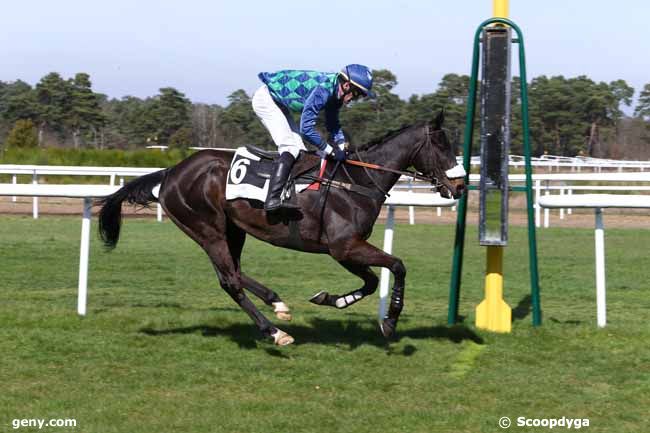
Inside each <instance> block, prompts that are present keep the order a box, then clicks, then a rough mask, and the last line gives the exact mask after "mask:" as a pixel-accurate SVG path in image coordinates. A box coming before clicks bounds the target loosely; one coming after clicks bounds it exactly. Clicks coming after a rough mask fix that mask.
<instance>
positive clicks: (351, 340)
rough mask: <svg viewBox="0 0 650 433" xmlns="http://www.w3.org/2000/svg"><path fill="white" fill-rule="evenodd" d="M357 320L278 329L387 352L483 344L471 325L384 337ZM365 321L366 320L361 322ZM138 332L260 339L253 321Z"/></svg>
mask: <svg viewBox="0 0 650 433" xmlns="http://www.w3.org/2000/svg"><path fill="white" fill-rule="evenodd" d="M360 323H361V322H357V321H350V320H348V321H340V320H325V319H313V320H311V322H310V324H311V326H303V325H293V324H290V323H288V324H284V325H282V326H281V329H282V330H283V331H285V332H287V333H288V334H290V335H291V336H293V337H294V338H295V340H296V341H295V344H296V345H298V346H300V345H303V344H321V345H336V346H339V345H347V346H349V348H350V350H354V349H356V348H358V347H359V346H362V345H372V346H376V347H379V348H384V349H386V350H387V352H388V354H396V355H397V354H401V355H404V356H411V355H413V354H414V353H415V352H416V351H417V348H416V347H415V346H412V345H407V346H406V347H404V348H403V350H402V351H401V352H395V351H393V349H392V348H391V344H390V343H393V342H397V341H399V340H401V339H402V338H411V339H414V340H429V339H445V340H449V341H451V342H454V343H461V342H463V341H464V340H471V341H473V342H474V343H477V344H483V339H482V338H481V337H480V336H479V335H477V334H476V333H475V332H474V331H472V330H471V329H469V328H467V327H465V326H462V325H457V326H452V327H447V326H433V327H426V328H425V327H420V328H407V329H404V330H402V331H399V330H398V335H397V338H395V339H392V340H386V339H385V338H384V337H383V336H382V335H381V334H380V332H379V329H378V328H377V329H372V328H369V327H368V326H361V325H360ZM364 323H365V322H364ZM140 332H142V333H144V334H147V335H151V336H165V335H177V334H194V333H200V334H201V335H203V336H205V337H214V336H225V337H228V338H230V339H231V340H232V341H234V342H236V343H237V344H238V345H239V347H240V348H243V349H256V348H257V347H258V346H257V343H258V341H259V338H257V337H258V336H259V333H258V332H255V328H254V326H252V325H244V324H232V325H228V326H224V327H218V326H212V325H195V326H186V327H181V328H171V329H152V328H143V329H141V330H140ZM267 352H268V353H269V354H270V355H273V356H284V355H282V353H281V352H279V351H278V350H277V349H273V350H267Z"/></svg>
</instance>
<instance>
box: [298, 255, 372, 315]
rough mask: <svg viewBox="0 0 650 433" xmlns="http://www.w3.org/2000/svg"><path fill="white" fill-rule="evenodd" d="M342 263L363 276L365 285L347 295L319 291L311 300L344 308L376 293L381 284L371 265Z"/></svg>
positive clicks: (319, 303)
mask: <svg viewBox="0 0 650 433" xmlns="http://www.w3.org/2000/svg"><path fill="white" fill-rule="evenodd" d="M340 264H341V266H343V267H344V268H345V269H347V270H348V271H350V272H351V273H353V274H354V275H356V276H357V277H359V278H361V279H362V280H363V287H361V288H359V289H357V290H353V291H351V292H349V293H346V294H345V295H330V294H329V293H327V292H325V291H322V292H318V293H316V294H315V295H314V296H312V297H311V298H310V299H309V302H312V303H314V304H317V305H327V306H330V307H336V308H338V309H343V308H347V307H349V306H350V305H352V304H354V303H356V302H358V301H360V300H362V299H363V298H365V297H366V296H369V295H372V294H373V293H375V291H376V290H377V285H378V284H379V279H378V278H377V275H375V273H374V272H373V271H372V269H370V267H368V266H366V265H360V264H357V263H352V262H340Z"/></svg>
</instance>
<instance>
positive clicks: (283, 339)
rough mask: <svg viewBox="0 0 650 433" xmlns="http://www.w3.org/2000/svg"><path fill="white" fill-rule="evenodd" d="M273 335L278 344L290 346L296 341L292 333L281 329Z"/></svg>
mask: <svg viewBox="0 0 650 433" xmlns="http://www.w3.org/2000/svg"><path fill="white" fill-rule="evenodd" d="M272 337H273V340H274V342H275V345H276V346H288V345H290V344H291V343H293V342H294V341H295V340H294V339H293V337H292V336H291V335H289V334H287V333H286V332H284V331H281V330H279V329H278V330H277V331H276V332H275V334H273V335H272Z"/></svg>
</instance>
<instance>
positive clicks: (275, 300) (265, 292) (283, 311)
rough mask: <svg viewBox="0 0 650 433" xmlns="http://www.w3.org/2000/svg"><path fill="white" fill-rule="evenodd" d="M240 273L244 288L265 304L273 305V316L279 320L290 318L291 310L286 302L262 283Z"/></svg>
mask: <svg viewBox="0 0 650 433" xmlns="http://www.w3.org/2000/svg"><path fill="white" fill-rule="evenodd" d="M240 275H241V281H242V285H243V286H244V288H246V290H248V291H249V292H251V293H252V294H253V295H255V296H257V297H258V298H260V299H261V300H262V301H264V303H265V304H266V305H268V306H271V307H273V312H274V313H275V317H277V318H278V319H280V320H287V321H289V320H291V310H290V309H289V307H288V306H287V304H285V303H284V302H282V299H280V297H279V296H278V294H277V293H275V292H274V291H273V290H271V289H269V288H268V287H266V286H264V285H263V284H261V283H258V282H257V281H255V280H254V279H252V278H251V277H249V276H248V275H246V274H243V273H242V274H240Z"/></svg>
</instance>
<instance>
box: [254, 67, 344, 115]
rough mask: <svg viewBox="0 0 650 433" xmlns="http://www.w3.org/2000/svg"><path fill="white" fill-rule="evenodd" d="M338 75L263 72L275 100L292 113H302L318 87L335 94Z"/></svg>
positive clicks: (261, 75)
mask: <svg viewBox="0 0 650 433" xmlns="http://www.w3.org/2000/svg"><path fill="white" fill-rule="evenodd" d="M337 75H338V74H337V73H324V72H316V71H302V70H284V71H278V72H262V73H260V74H259V78H260V80H262V82H264V83H265V84H266V85H267V86H268V88H269V91H270V92H271V95H272V96H273V98H274V99H276V100H277V101H278V102H280V103H281V104H282V105H284V106H285V107H287V108H289V109H290V110H292V111H297V112H301V111H302V110H303V108H304V106H305V101H306V100H307V98H308V97H309V95H310V94H311V93H312V91H313V90H314V89H315V88H316V87H323V88H325V89H326V90H327V93H329V94H330V95H331V94H333V93H334V89H335V86H336V77H337Z"/></svg>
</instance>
